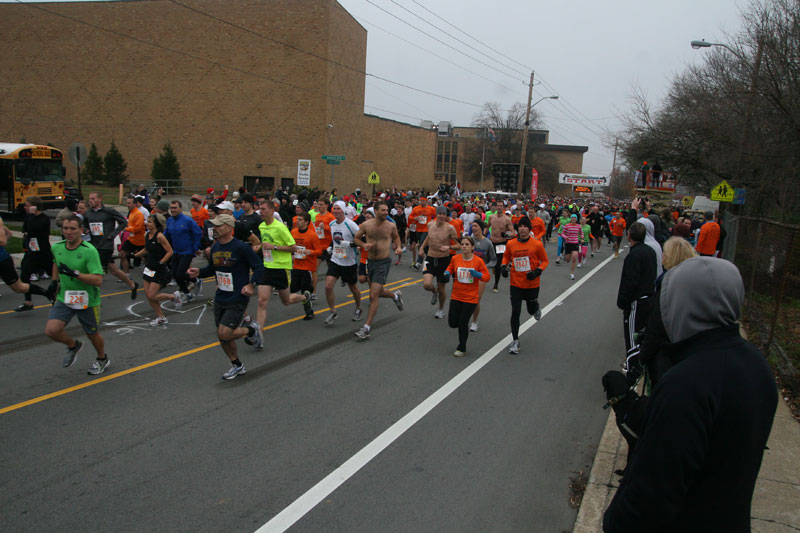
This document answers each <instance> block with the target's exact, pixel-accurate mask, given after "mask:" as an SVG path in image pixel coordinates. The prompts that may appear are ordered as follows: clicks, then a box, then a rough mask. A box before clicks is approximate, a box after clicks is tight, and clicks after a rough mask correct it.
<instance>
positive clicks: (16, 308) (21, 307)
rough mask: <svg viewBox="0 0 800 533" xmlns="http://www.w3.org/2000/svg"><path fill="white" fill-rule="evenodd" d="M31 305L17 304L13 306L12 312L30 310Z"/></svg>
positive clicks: (31, 308)
mask: <svg viewBox="0 0 800 533" xmlns="http://www.w3.org/2000/svg"><path fill="white" fill-rule="evenodd" d="M32 310H33V305H32V304H19V305H18V306H16V307H15V308H14V312H16V313H21V312H23V311H32Z"/></svg>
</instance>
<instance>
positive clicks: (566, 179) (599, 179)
mask: <svg viewBox="0 0 800 533" xmlns="http://www.w3.org/2000/svg"><path fill="white" fill-rule="evenodd" d="M558 182H559V183H565V184H567V185H585V186H587V187H595V186H600V187H602V186H604V185H608V178H607V177H605V176H589V175H588V174H565V173H564V172H560V173H559V174H558Z"/></svg>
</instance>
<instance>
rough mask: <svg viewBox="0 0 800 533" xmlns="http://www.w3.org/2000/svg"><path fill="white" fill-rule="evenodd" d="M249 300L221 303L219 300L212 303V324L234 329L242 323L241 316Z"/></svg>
mask: <svg viewBox="0 0 800 533" xmlns="http://www.w3.org/2000/svg"><path fill="white" fill-rule="evenodd" d="M248 303H249V302H242V303H235V304H227V305H223V304H220V303H219V302H215V303H214V325H216V326H217V327H220V326H225V327H226V328H230V329H236V328H238V327H239V324H241V323H242V318H243V317H244V314H245V312H246V311H247V304H248Z"/></svg>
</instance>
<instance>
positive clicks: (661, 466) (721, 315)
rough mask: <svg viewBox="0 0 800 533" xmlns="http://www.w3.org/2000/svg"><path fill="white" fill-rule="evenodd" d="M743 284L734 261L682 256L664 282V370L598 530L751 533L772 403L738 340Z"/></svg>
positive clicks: (755, 362)
mask: <svg viewBox="0 0 800 533" xmlns="http://www.w3.org/2000/svg"><path fill="white" fill-rule="evenodd" d="M743 300H744V284H743V283H742V277H741V275H740V274H739V271H738V269H737V268H736V266H735V265H733V264H732V263H730V262H728V261H725V260H722V259H716V258H712V257H694V258H692V259H687V260H686V261H684V262H682V263H681V264H679V265H678V266H676V267H675V268H673V269H670V270H669V271H668V272H667V273H666V275H665V276H664V279H663V281H662V286H661V293H660V295H659V296H658V297H657V298H656V301H655V302H654V304H655V305H654V306H653V313H652V314H651V317H650V322H649V323H648V328H650V327H651V324H652V323H653V321H654V320H658V321H660V322H661V325H662V326H663V329H664V331H665V333H666V337H667V340H668V344H666V345H665V346H664V349H663V352H664V353H665V354H666V355H665V357H667V358H668V359H669V364H670V365H671V366H670V367H669V368H668V369H667V370H666V372H664V374H663V376H661V377H660V379H659V380H658V381H657V383H656V385H655V387H654V389H653V394H652V396H651V397H650V399H649V401H648V404H647V414H646V421H645V423H644V430H643V431H642V433H641V437H640V439H639V441H638V443H637V445H636V448H635V449H634V451H633V455H632V457H631V461H630V463H629V464H628V468H627V471H626V473H625V477H624V478H623V480H622V482H621V483H620V486H619V489H618V490H617V493H616V495H615V496H614V499H613V500H612V501H611V505H610V506H609V507H608V509H607V510H606V512H605V515H604V517H603V531H606V532H608V533H614V532H625V531H652V532H662V531H663V532H666V531H670V532H671V531H681V532H682V533H690V532H701V531H702V532H707V531H725V532H746V531H750V506H751V500H752V497H753V490H754V487H755V482H756V478H757V477H758V471H759V468H760V467H761V460H762V457H763V453H764V447H765V446H766V444H767V439H768V438H769V433H770V430H771V428H772V421H773V418H774V416H775V409H776V407H777V403H778V396H777V388H776V384H775V378H774V377H773V375H772V371H771V370H770V367H769V365H768V364H767V362H766V360H765V358H764V355H763V354H762V353H761V352H760V351H759V350H758V349H757V348H756V347H755V346H753V345H752V344H750V343H749V342H747V341H746V340H744V339H743V338H742V337H741V336H740V335H739V324H738V322H737V321H738V319H739V313H740V309H741V306H742V302H743Z"/></svg>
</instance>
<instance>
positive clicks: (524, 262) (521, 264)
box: [514, 255, 531, 272]
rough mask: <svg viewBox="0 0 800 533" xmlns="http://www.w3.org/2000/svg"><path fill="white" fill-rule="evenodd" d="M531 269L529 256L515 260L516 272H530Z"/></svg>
mask: <svg viewBox="0 0 800 533" xmlns="http://www.w3.org/2000/svg"><path fill="white" fill-rule="evenodd" d="M530 269H531V259H530V257H528V256H527V255H526V256H524V257H515V258H514V270H515V271H517V272H528V271H529V270H530Z"/></svg>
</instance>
